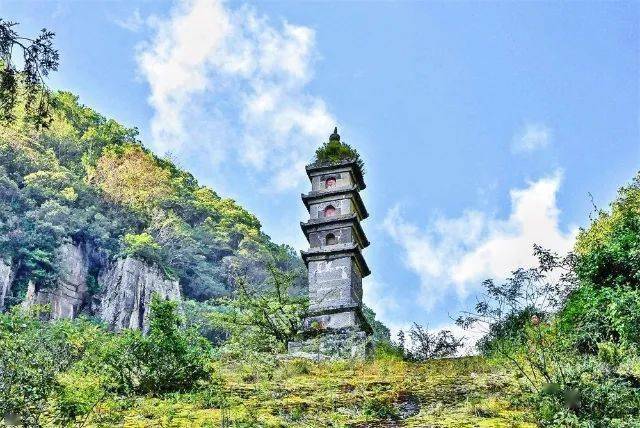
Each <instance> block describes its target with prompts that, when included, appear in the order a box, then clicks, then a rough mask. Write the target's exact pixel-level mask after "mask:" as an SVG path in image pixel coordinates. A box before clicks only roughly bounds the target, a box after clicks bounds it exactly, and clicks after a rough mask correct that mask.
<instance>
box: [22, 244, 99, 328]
mask: <svg viewBox="0 0 640 428" xmlns="http://www.w3.org/2000/svg"><path fill="white" fill-rule="evenodd" d="M55 260H56V263H57V265H58V280H57V282H56V286H55V288H51V289H49V288H43V289H37V288H36V286H35V284H34V283H33V282H29V287H28V289H27V296H26V299H25V301H24V303H23V304H24V305H25V306H27V307H30V306H33V305H50V306H51V312H50V315H49V317H50V318H51V319H60V318H75V317H77V316H78V314H79V313H80V311H81V310H82V308H83V306H84V304H85V301H86V298H87V275H88V270H89V268H88V261H87V255H86V252H85V250H84V249H83V247H82V246H81V245H75V244H70V243H69V244H63V245H61V246H60V248H59V249H58V250H57V251H56V256H55Z"/></svg>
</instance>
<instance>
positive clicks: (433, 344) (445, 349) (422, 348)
mask: <svg viewBox="0 0 640 428" xmlns="http://www.w3.org/2000/svg"><path fill="white" fill-rule="evenodd" d="M409 337H410V338H411V347H410V349H409V350H408V357H409V358H410V359H411V360H414V361H427V360H430V359H433V358H446V357H452V356H454V355H456V353H457V352H458V350H459V349H460V348H461V347H462V345H463V339H462V338H456V337H455V336H454V335H453V334H452V333H451V331H449V330H440V331H438V332H435V333H431V332H430V331H429V328H428V327H423V326H421V325H419V324H416V323H413V325H412V326H411V329H410V330H409Z"/></svg>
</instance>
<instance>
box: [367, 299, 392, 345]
mask: <svg viewBox="0 0 640 428" xmlns="http://www.w3.org/2000/svg"><path fill="white" fill-rule="evenodd" d="M362 313H363V314H364V317H365V318H366V320H367V322H368V323H369V325H370V326H371V328H372V329H373V340H374V342H391V332H390V331H389V328H388V327H387V326H386V325H384V324H383V323H381V322H380V321H379V320H377V319H376V313H375V312H373V310H372V309H371V308H369V307H368V306H367V305H362Z"/></svg>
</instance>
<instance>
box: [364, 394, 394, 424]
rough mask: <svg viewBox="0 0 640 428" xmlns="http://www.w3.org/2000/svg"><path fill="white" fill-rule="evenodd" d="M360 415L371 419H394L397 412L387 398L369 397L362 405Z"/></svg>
mask: <svg viewBox="0 0 640 428" xmlns="http://www.w3.org/2000/svg"><path fill="white" fill-rule="evenodd" d="M362 413H363V414H364V415H365V416H367V417H370V418H373V419H396V418H397V417H398V412H397V411H396V409H395V407H394V406H393V402H392V401H391V400H390V399H389V398H388V397H370V398H367V399H366V400H365V401H364V403H363V404H362Z"/></svg>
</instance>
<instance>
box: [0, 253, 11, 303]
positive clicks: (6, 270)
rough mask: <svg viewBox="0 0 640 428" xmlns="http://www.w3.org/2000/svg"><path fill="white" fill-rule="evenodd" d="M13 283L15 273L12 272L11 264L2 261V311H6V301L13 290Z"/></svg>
mask: <svg viewBox="0 0 640 428" xmlns="http://www.w3.org/2000/svg"><path fill="white" fill-rule="evenodd" d="M12 282H13V271H12V270H11V263H8V262H6V261H4V260H2V259H0V311H2V310H3V309H4V301H5V298H6V297H7V295H8V294H9V291H10V290H11V283H12Z"/></svg>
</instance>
